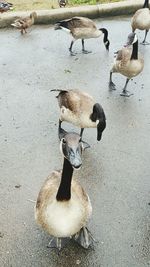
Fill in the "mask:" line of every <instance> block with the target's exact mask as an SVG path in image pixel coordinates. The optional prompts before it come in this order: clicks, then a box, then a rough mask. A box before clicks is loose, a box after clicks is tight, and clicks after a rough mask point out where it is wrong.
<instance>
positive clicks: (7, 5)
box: [0, 0, 13, 13]
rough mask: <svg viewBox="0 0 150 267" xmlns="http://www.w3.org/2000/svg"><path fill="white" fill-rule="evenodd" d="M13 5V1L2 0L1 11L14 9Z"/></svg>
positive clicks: (0, 3)
mask: <svg viewBox="0 0 150 267" xmlns="http://www.w3.org/2000/svg"><path fill="white" fill-rule="evenodd" d="M12 7H13V4H12V3H9V2H7V1H5V0H0V13H4V12H7V11H8V10H10V9H12Z"/></svg>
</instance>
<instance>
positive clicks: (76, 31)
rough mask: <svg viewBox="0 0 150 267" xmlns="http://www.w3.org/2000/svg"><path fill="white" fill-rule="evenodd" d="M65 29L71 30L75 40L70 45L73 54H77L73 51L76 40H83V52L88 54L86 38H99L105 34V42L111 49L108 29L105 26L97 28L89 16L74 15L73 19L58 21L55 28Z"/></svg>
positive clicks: (107, 47)
mask: <svg viewBox="0 0 150 267" xmlns="http://www.w3.org/2000/svg"><path fill="white" fill-rule="evenodd" d="M59 29H63V30H65V31H67V32H69V33H70V34H71V35H72V37H73V40H72V42H71V45H70V47H69V51H70V54H71V55H75V54H74V53H73V52H72V47H73V44H74V42H75V41H76V40H78V39H81V40H82V52H83V53H85V54H87V53H90V51H87V50H85V47H84V39H90V38H98V37H100V36H101V35H102V34H104V38H103V42H104V45H105V47H106V49H107V50H109V45H110V42H109V40H108V31H107V30H106V29H105V28H100V29H97V27H96V25H95V23H94V22H93V21H92V20H91V19H88V18H84V17H73V18H71V19H66V20H62V21H59V22H57V23H56V25H55V30H59Z"/></svg>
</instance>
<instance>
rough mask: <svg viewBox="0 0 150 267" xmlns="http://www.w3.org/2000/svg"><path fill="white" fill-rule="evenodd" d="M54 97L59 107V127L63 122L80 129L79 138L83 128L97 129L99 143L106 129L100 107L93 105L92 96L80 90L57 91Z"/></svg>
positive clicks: (96, 104) (104, 118)
mask: <svg viewBox="0 0 150 267" xmlns="http://www.w3.org/2000/svg"><path fill="white" fill-rule="evenodd" d="M51 91H58V92H59V94H58V95H57V96H56V98H57V99H58V104H59V107H60V119H59V125H60V126H61V123H62V122H63V121H66V122H69V123H72V124H74V125H75V126H77V127H80V128H81V132H80V136H81V137H82V135H83V130H84V128H97V140H98V141H100V140H101V138H102V133H103V131H104V130H105V128H106V117H105V113H104V110H103V108H102V106H101V105H100V104H99V103H95V101H94V99H93V97H92V96H90V95H89V94H87V93H85V92H83V91H80V90H73V89H71V90H59V89H53V90H51Z"/></svg>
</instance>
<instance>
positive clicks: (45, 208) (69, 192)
mask: <svg viewBox="0 0 150 267" xmlns="http://www.w3.org/2000/svg"><path fill="white" fill-rule="evenodd" d="M60 134H61V137H60V138H61V141H60V151H61V153H62V155H63V157H64V164H63V170H62V171H53V172H52V173H51V174H50V175H49V177H48V178H47V179H46V181H45V182H44V184H43V186H42V188H41V190H40V192H39V194H38V198H37V201H36V207H35V219H36V222H37V223H38V224H39V225H40V226H41V227H42V228H44V230H46V231H47V232H48V233H49V234H50V235H51V236H53V238H52V239H51V241H50V244H49V247H56V248H58V249H59V250H60V249H61V248H62V246H63V241H64V240H63V239H62V238H71V237H72V238H73V239H74V240H76V241H77V242H78V243H80V245H81V246H83V247H84V248H88V247H89V245H90V243H91V241H92V236H91V234H90V232H89V231H88V229H87V228H86V224H87V222H88V220H89V218H90V216H91V214H92V206H91V202H90V199H89V197H88V195H87V193H86V192H85V190H84V189H83V188H82V187H81V185H80V184H79V183H78V182H77V181H76V180H75V179H74V177H73V170H74V169H78V168H79V167H80V166H81V165H82V159H81V154H82V141H81V137H80V136H79V135H78V134H77V133H66V132H65V131H64V132H63V131H61V133H60Z"/></svg>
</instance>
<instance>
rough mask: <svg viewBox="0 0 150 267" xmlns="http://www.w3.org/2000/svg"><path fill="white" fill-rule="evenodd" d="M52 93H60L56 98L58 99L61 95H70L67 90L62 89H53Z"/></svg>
mask: <svg viewBox="0 0 150 267" xmlns="http://www.w3.org/2000/svg"><path fill="white" fill-rule="evenodd" d="M50 92H59V94H58V95H57V96H56V98H58V97H59V96H60V95H61V94H66V93H68V91H67V90H61V89H52V90H50Z"/></svg>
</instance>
